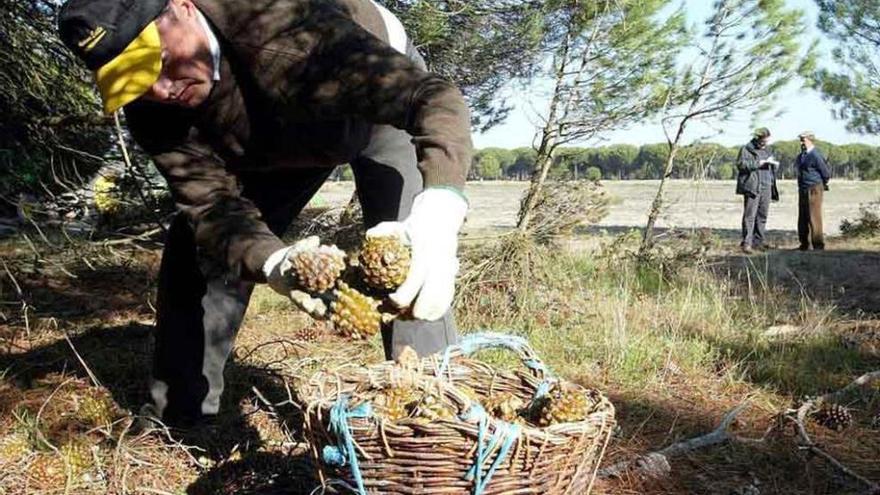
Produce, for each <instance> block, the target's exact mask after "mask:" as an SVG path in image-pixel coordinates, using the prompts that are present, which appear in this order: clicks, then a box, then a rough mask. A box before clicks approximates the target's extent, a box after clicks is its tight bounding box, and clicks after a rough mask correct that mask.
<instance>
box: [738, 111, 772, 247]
mask: <svg viewBox="0 0 880 495" xmlns="http://www.w3.org/2000/svg"><path fill="white" fill-rule="evenodd" d="M769 141H770V130H769V129H767V128H766V127H761V128H759V129H757V130H756V131H755V133H754V134H753V135H752V140H751V141H749V142H748V143H747V144H746V145H745V146H743V147H742V148H741V149H740V150H739V155H738V156H737V159H736V166H737V170H738V175H737V178H736V193H737V194H741V195H742V196H743V217H742V242H741V243H740V247H741V248H742V250H743V252H744V253H746V254H752V253H753V252H754V251H755V250H759V251H764V250H766V249H768V246H767V244H766V227H767V215H768V214H769V212H770V202H771V201H779V191H778V189H777V188H776V169H777V167H778V166H779V162H778V161H776V159H774V158H773V154H772V153H771V152H770V149H769V148H768V147H767V145H768V143H769Z"/></svg>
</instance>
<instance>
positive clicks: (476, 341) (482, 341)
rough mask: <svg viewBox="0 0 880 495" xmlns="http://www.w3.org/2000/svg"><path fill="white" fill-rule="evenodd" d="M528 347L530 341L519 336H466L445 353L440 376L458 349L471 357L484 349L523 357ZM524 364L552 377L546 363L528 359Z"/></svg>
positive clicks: (479, 334) (482, 333)
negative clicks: (497, 349)
mask: <svg viewBox="0 0 880 495" xmlns="http://www.w3.org/2000/svg"><path fill="white" fill-rule="evenodd" d="M528 345H529V343H528V341H527V340H526V339H524V338H523V337H520V336H518V335H510V334H504V333H496V332H480V333H472V334H469V335H466V336H465V337H464V338H463V339H462V340H461V342H460V343H459V344H458V345H454V346H450V347H447V348H446V352H444V353H443V362H442V363H441V364H440V373H439V375H442V374H443V373H445V372H446V370H447V368H449V360H450V359H451V357H452V352H453V351H454V350H456V349H461V352H462V353H463V354H464V355H465V356H469V355H471V354H473V353H474V352H477V351H479V350H482V349H488V348H493V347H503V348H507V349H510V350H512V351H516V352H518V353H519V354H521V355H522V354H524V353H525V349H526V348H527V347H528ZM523 364H525V365H526V366H527V367H528V368H529V369H532V370H535V371H540V372H541V373H544V374H545V375H550V370H548V369H547V367H546V366H545V365H544V363H542V362H540V361H538V360H535V359H526V360H524V361H523Z"/></svg>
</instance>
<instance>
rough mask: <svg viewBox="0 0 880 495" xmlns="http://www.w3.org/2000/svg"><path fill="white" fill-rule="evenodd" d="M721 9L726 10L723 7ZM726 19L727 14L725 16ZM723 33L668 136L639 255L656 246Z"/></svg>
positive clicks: (713, 41) (712, 49) (713, 45)
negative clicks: (669, 184) (668, 192)
mask: <svg viewBox="0 0 880 495" xmlns="http://www.w3.org/2000/svg"><path fill="white" fill-rule="evenodd" d="M720 8H724V6H723V5H722V6H721V7H720ZM725 17H726V12H725V16H723V17H722V19H723V18H725ZM720 37H721V32H720V30H719V31H718V32H717V33H716V34H715V36H714V38H713V40H712V46H711V48H710V49H709V51H708V52H707V53H706V55H705V56H706V66H705V67H703V74H702V76H700V84H699V85H698V86H697V91H696V93H695V94H694V96H693V98H692V99H691V102H690V105H688V110H687V112H686V113H685V114H684V117H683V118H682V119H681V121H679V123H678V130H677V131H676V133H675V138H674V139H669V135H668V134H667V142H668V144H669V155H668V156H667V157H666V165H665V166H664V167H663V176H662V177H661V179H660V186H659V187H658V188H657V195H656V196H654V201H653V203H651V211H650V213H648V222H647V224H646V225H645V234H644V236H643V237H642V245H641V246H640V247H639V253H641V254H644V253H645V252H647V250H648V249H650V248H651V246H652V245H653V244H654V225H655V224H656V223H657V218H658V217H659V216H660V209H661V208H662V207H663V191H664V190H665V188H666V180H667V179H669V177H671V176H672V169H673V167H674V166H675V156H676V155H677V154H678V150H679V148H680V146H681V138H682V136H683V135H684V130H685V128H686V127H687V123H688V121H689V120H690V119H691V118H692V117H694V115H696V114H697V105H698V104H699V103H700V101H701V100H702V98H703V91H704V90H705V89H706V88H707V87H708V86H709V83H710V79H711V74H712V68H713V62H714V57H715V54H716V52H717V50H718V46H719V42H720Z"/></svg>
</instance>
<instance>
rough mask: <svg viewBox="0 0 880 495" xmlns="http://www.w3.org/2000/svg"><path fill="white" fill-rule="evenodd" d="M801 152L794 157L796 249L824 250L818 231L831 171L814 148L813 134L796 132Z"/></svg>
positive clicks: (820, 228) (823, 241)
mask: <svg viewBox="0 0 880 495" xmlns="http://www.w3.org/2000/svg"><path fill="white" fill-rule="evenodd" d="M798 139H799V140H800V142H801V152H800V154H799V155H798V157H797V161H796V163H795V164H796V166H797V180H798V239H799V240H800V246H799V247H798V249H800V250H801V251H806V250H808V249H810V244H811V243H812V246H813V249H815V250H817V251H821V250H823V249H825V238H824V236H823V234H822V198H823V196H824V195H825V191H827V190H828V181H830V180H831V172H830V171H829V170H828V163H827V162H826V161H825V157H824V156H822V153H820V152H819V150H818V149H817V148H816V145H815V141H816V135H815V134H813V133H812V132H811V131H805V132H802V133H800V135H798Z"/></svg>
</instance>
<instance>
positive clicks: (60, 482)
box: [27, 452, 67, 489]
mask: <svg viewBox="0 0 880 495" xmlns="http://www.w3.org/2000/svg"><path fill="white" fill-rule="evenodd" d="M27 473H28V477H29V478H30V479H31V480H33V482H34V484H35V485H36V486H37V487H40V488H44V489H49V488H57V487H59V486H65V483H66V481H67V471H66V469H65V468H64V460H63V459H62V458H61V457H59V456H58V455H56V454H55V453H54V452H50V453H45V454H40V455H39V456H37V457H36V458H35V459H34V461H33V462H31V464H30V465H29V466H28V469H27Z"/></svg>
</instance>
